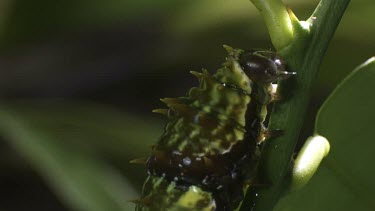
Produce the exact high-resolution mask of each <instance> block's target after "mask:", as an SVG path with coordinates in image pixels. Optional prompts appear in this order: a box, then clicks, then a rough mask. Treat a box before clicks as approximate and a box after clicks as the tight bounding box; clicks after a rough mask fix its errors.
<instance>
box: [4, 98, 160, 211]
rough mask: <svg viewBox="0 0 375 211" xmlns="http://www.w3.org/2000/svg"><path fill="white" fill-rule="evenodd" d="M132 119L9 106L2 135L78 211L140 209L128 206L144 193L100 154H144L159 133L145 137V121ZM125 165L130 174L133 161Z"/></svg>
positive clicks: (61, 106)
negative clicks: (154, 136) (139, 191)
mask: <svg viewBox="0 0 375 211" xmlns="http://www.w3.org/2000/svg"><path fill="white" fill-rule="evenodd" d="M127 117H128V116H127V115H125V114H123V113H121V112H116V111H115V110H114V109H113V108H112V109H108V108H106V107H105V106H93V105H92V104H78V103H61V102H60V103H48V102H45V101H39V102H38V101H37V102H34V103H31V102H27V101H26V102H21V103H12V104H8V106H5V105H4V102H3V105H2V106H1V107H0V133H1V134H2V136H3V137H4V139H5V140H6V141H8V142H9V143H10V145H11V146H13V147H14V149H15V150H16V151H17V152H18V153H19V154H21V155H22V156H23V157H24V158H25V160H27V161H28V162H29V163H30V164H32V166H33V167H34V168H35V169H36V171H38V173H39V174H40V175H41V176H43V177H44V179H45V180H46V181H47V182H48V183H49V184H50V186H51V187H52V188H53V190H54V191H55V193H56V194H57V195H58V196H59V197H60V198H61V199H62V200H63V201H65V202H66V203H67V204H68V206H69V207H71V208H72V209H73V210H82V211H103V210H116V211H120V210H134V205H133V204H131V203H129V202H128V201H129V200H132V199H136V198H137V197H138V196H137V195H138V194H137V193H138V190H135V189H134V188H133V185H132V184H131V183H130V182H129V180H128V179H127V178H125V177H123V175H120V173H119V172H118V171H116V170H115V169H114V168H112V167H111V166H110V165H108V163H106V162H105V160H104V159H103V156H102V155H103V153H100V152H101V151H100V150H98V149H101V150H102V151H104V152H108V153H111V152H114V153H117V154H118V156H119V155H120V153H123V156H124V157H125V158H128V157H132V156H135V155H134V154H136V153H137V152H138V153H139V152H141V151H143V150H139V149H138V148H145V147H142V146H143V144H146V143H145V142H144V141H142V140H145V139H146V138H150V136H152V135H153V131H155V130H150V131H151V132H150V133H140V130H141V129H142V128H141V127H139V126H140V125H139V124H141V123H142V124H144V121H141V120H140V119H137V118H127ZM131 120H134V121H131ZM147 123H152V122H149V121H148V122H147ZM136 127H139V128H138V129H135V128H136ZM150 128H151V129H152V127H150V126H149V125H146V126H145V127H144V128H143V129H145V130H148V129H150ZM158 133H160V131H158ZM137 134H138V139H137V141H134V139H133V138H134V136H136V135H137ZM129 139H133V141H132V142H131V141H128V140H129ZM90 141H91V142H90ZM121 141H122V142H121ZM150 141H151V142H152V141H154V140H152V139H151V140H150ZM140 143H143V144H140ZM103 148H104V149H103ZM98 152H99V153H98ZM137 156H140V155H137ZM132 158H134V157H132ZM124 166H129V167H128V169H130V164H129V161H128V160H126V161H125V162H124ZM129 172H131V170H129ZM125 173H126V174H128V172H125Z"/></svg>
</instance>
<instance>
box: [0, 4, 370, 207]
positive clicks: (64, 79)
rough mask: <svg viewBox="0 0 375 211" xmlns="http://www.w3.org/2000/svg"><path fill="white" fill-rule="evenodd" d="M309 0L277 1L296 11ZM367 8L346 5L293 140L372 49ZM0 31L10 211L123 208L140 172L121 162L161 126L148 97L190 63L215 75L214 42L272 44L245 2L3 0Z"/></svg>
mask: <svg viewBox="0 0 375 211" xmlns="http://www.w3.org/2000/svg"><path fill="white" fill-rule="evenodd" d="M317 2H318V1H317V0H311V1H297V0H290V1H286V3H287V4H288V5H289V6H290V7H292V8H293V10H294V11H295V13H296V14H297V15H298V17H300V18H301V19H303V18H307V17H308V15H309V14H310V13H311V12H312V10H313V9H314V8H315V5H316V4H317ZM374 9H375V6H374V4H373V2H372V0H361V1H353V2H352V3H351V5H350V6H349V8H348V10H347V13H346V15H345V16H344V18H343V20H342V23H341V24H340V27H339V29H338V31H337V33H336V36H335V38H334V40H333V42H332V44H331V47H330V49H329V50H328V53H327V55H326V59H325V61H324V63H323V66H322V69H321V71H320V75H319V78H318V81H317V83H316V89H315V92H314V97H313V99H312V102H311V108H310V111H309V112H308V114H311V115H309V116H308V117H307V118H306V121H305V122H306V125H305V129H304V131H303V134H302V135H301V140H305V137H307V136H309V135H311V133H312V127H313V122H314V117H315V112H316V111H317V108H318V107H319V105H320V104H321V103H322V102H323V100H324V99H325V97H326V96H327V95H328V94H329V93H330V92H331V91H332V89H333V88H334V87H335V86H336V85H337V83H338V82H339V81H340V80H341V79H343V78H344V76H346V75H347V73H348V72H349V71H350V70H352V69H353V68H354V67H355V66H356V65H357V64H359V63H361V62H362V61H364V60H366V59H367V58H369V57H370V56H372V54H373V53H374V49H375V43H374V40H373V37H375V25H374V24H373V23H372V22H371V20H372V19H374V14H373V11H374ZM0 35H1V36H0V74H1V77H0V93H1V96H2V103H1V105H0V110H1V116H0V118H1V120H0V122H1V125H2V127H1V134H2V140H1V144H0V151H1V158H2V161H1V162H0V164H1V165H0V176H1V183H2V184H1V187H2V189H1V191H0V194H1V198H0V209H4V210H10V211H12V210H25V209H28V210H38V211H39V210H40V211H42V210H66V209H69V210H70V209H72V210H90V209H91V207H92V206H93V205H92V204H90V203H101V204H102V205H103V206H107V207H110V206H119V205H120V206H122V205H123V206H124V207H122V208H124V209H125V208H127V206H132V205H128V204H127V203H126V202H127V201H128V200H130V199H133V198H130V197H136V195H137V193H136V191H140V189H141V185H142V182H143V179H144V178H145V176H146V173H145V168H144V167H142V166H131V165H130V164H128V161H129V160H130V159H133V158H137V157H142V156H146V155H147V153H148V151H149V150H150V147H151V146H152V144H153V143H154V142H155V141H156V140H157V139H158V137H159V136H160V135H161V133H162V130H163V129H162V128H163V124H164V123H165V122H163V120H162V118H160V117H158V116H155V115H153V116H151V115H152V114H151V112H150V111H151V109H153V108H158V107H160V106H161V103H159V102H158V99H159V98H161V97H174V96H182V95H184V94H185V93H186V90H187V89H188V88H189V87H191V86H193V85H196V84H197V82H196V81H195V79H194V78H193V77H191V76H190V75H189V74H188V71H189V70H200V69H201V68H207V69H209V70H210V71H211V72H212V71H214V70H215V69H216V68H217V67H218V66H219V65H220V64H221V63H222V62H223V61H224V56H225V53H224V50H223V49H222V47H221V46H222V44H229V45H232V46H235V47H239V48H244V49H249V48H271V43H270V41H269V37H268V34H267V31H266V27H265V25H264V23H263V20H262V19H261V17H260V16H259V14H258V12H257V11H256V10H255V8H254V7H253V5H251V3H250V2H249V1H244V0H233V1H217V0H189V1H172V0H162V1H157V2H156V1H151V0H140V1H115V0H109V1H89V0H64V1H63V0H57V1H47V0H36V1H28V0H12V1H11V0H2V1H1V2H0ZM79 169H81V171H78V170H79ZM88 175H92V177H90V176H88ZM41 178H42V179H41ZM84 178H87V179H88V180H86V179H84ZM46 184H48V185H46ZM107 188H108V189H107ZM35 193H37V194H35ZM99 193H103V194H104V195H103V198H101V197H100V196H99V195H98V194H99ZM122 200H123V201H122ZM21 202H22V203H21ZM95 207H96V206H95ZM98 209H99V208H98ZM103 209H104V208H103Z"/></svg>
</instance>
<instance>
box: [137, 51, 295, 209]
mask: <svg viewBox="0 0 375 211" xmlns="http://www.w3.org/2000/svg"><path fill="white" fill-rule="evenodd" d="M224 47H225V49H226V50H227V52H228V54H229V55H228V57H227V59H226V61H225V62H224V64H223V65H222V67H221V68H220V69H218V70H217V72H216V73H215V74H214V75H211V74H210V73H209V72H208V71H207V70H203V72H201V73H198V72H191V73H192V74H193V75H194V76H196V77H197V78H198V79H199V87H193V88H191V89H190V91H189V93H188V95H187V96H186V97H179V98H165V99H162V102H164V103H165V104H166V105H167V106H168V109H157V110H155V112H157V113H162V114H165V115H166V116H167V117H168V119H169V122H168V123H167V125H166V126H165V131H164V134H163V135H162V136H161V138H160V139H159V141H158V142H157V144H156V145H155V146H153V149H152V154H151V156H149V157H148V159H147V172H148V175H149V176H148V178H147V180H146V182H145V184H144V187H143V192H142V198H141V199H140V200H138V201H137V207H136V210H137V211H159V210H176V211H177V210H204V211H211V210H216V211H219V210H220V211H221V210H223V211H230V210H234V209H236V208H237V207H238V206H239V204H240V203H241V201H242V199H243V195H244V191H245V190H246V188H247V187H248V185H249V184H251V181H252V180H253V179H254V178H255V176H256V174H257V166H258V161H259V159H260V155H261V148H260V144H261V142H263V141H264V140H265V139H266V138H267V137H269V136H270V134H272V131H271V132H270V131H269V130H267V129H266V127H265V126H264V121H265V118H266V116H267V105H268V104H269V103H271V102H272V101H273V100H275V99H276V98H277V97H275V96H276V95H275V94H274V92H273V91H272V82H274V81H277V80H279V79H285V78H287V77H289V76H290V75H292V74H295V73H293V72H287V71H285V65H284V63H283V62H282V61H281V60H280V58H279V57H278V56H277V55H276V54H275V53H273V52H270V51H243V50H240V49H233V48H231V47H229V46H224Z"/></svg>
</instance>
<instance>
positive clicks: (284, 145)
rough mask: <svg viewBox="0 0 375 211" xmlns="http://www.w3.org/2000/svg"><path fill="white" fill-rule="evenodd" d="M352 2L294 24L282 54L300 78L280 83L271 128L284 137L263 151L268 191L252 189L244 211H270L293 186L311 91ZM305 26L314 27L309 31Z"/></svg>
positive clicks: (327, 0) (335, 0)
mask: <svg viewBox="0 0 375 211" xmlns="http://www.w3.org/2000/svg"><path fill="white" fill-rule="evenodd" d="M349 2H350V0H322V1H321V2H320V3H319V5H318V7H317V8H316V10H315V12H314V13H313V15H312V18H310V19H309V20H308V21H307V22H298V23H297V22H295V21H292V24H293V27H294V33H295V34H294V38H293V39H294V40H293V42H292V43H291V44H290V45H288V46H286V47H285V48H283V49H282V51H279V53H280V55H281V56H282V57H283V59H284V60H285V61H286V63H287V65H288V68H289V69H290V70H292V71H297V77H294V78H291V79H288V80H286V81H282V82H280V83H279V92H280V95H282V96H283V100H282V101H281V102H278V103H276V104H275V105H274V110H273V112H272V114H271V119H270V124H269V127H270V128H271V129H283V130H284V131H285V134H284V135H283V136H280V137H278V138H275V139H272V140H269V141H268V142H266V143H265V145H264V148H263V156H262V160H261V163H260V168H259V176H260V178H265V179H266V181H264V183H267V184H270V185H269V186H268V187H254V188H250V189H249V191H248V193H247V194H246V197H245V200H244V202H243V204H242V207H241V211H245V210H252V211H269V210H272V208H273V207H274V206H275V205H276V203H277V202H278V200H279V198H280V197H281V196H282V195H283V194H284V193H285V190H288V188H289V186H290V179H289V178H288V176H287V175H289V173H290V171H291V167H292V165H291V160H292V156H293V153H294V148H295V145H296V143H297V140H298V136H299V133H300V130H301V127H302V124H303V120H304V117H305V113H306V109H307V106H308V103H309V99H310V95H311V88H312V85H313V82H314V79H315V76H316V74H317V72H318V68H319V65H320V63H321V61H322V59H323V56H324V54H325V51H326V49H327V47H328V44H329V41H330V39H331V38H332V36H333V34H334V32H335V30H336V28H337V25H338V24H339V22H340V20H341V17H342V15H343V14H344V11H345V9H346V7H347V5H348V4H349ZM305 23H308V24H311V25H310V28H308V29H306V27H305Z"/></svg>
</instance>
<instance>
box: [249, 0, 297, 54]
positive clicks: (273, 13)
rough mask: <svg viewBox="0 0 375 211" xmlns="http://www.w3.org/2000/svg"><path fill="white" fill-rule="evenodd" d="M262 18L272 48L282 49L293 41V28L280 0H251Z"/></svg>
mask: <svg viewBox="0 0 375 211" xmlns="http://www.w3.org/2000/svg"><path fill="white" fill-rule="evenodd" d="M251 2H253V4H254V5H255V7H256V8H257V9H258V10H259V12H260V14H261V15H262V16H263V19H264V21H265V22H266V26H267V28H268V32H269V34H270V37H271V41H272V44H273V46H274V47H275V48H276V49H282V48H283V47H285V46H287V45H288V44H290V43H291V42H292V41H293V26H292V22H291V20H290V17H289V14H288V11H287V9H286V8H285V5H284V4H283V3H282V2H281V1H280V0H251Z"/></svg>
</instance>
